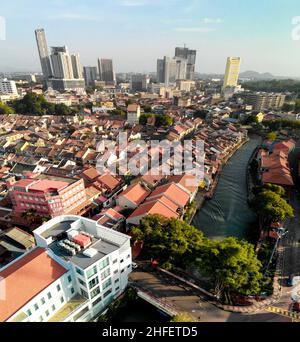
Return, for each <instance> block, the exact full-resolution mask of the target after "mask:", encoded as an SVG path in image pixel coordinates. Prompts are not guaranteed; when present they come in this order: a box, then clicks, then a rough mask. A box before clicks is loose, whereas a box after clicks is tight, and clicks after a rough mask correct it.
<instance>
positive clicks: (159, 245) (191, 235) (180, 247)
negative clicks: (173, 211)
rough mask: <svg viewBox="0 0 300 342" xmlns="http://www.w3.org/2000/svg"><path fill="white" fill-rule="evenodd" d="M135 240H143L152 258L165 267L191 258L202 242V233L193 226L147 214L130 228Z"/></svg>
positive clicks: (182, 262) (186, 261) (185, 261)
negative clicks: (138, 223)
mask: <svg viewBox="0 0 300 342" xmlns="http://www.w3.org/2000/svg"><path fill="white" fill-rule="evenodd" d="M132 233H133V236H134V238H135V239H136V240H140V241H143V242H144V245H145V246H147V250H148V252H149V253H150V255H151V256H152V257H153V258H156V259H158V260H159V261H160V263H161V264H163V265H164V267H165V268H171V267H172V265H175V264H185V263H188V262H189V261H190V260H193V253H194V251H195V250H198V249H199V248H200V247H201V246H202V244H203V240H204V238H203V234H202V233H201V232H200V231H199V230H198V229H196V228H195V227H193V226H190V225H188V224H187V223H185V222H183V221H179V220H176V219H171V220H168V219H167V218H165V217H163V216H160V215H153V216H151V215H149V216H147V217H146V218H145V219H144V220H142V222H141V224H140V226H139V227H136V228H133V229H132Z"/></svg>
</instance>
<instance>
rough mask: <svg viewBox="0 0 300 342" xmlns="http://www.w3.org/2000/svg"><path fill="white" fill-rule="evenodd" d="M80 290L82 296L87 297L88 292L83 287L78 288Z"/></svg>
mask: <svg viewBox="0 0 300 342" xmlns="http://www.w3.org/2000/svg"><path fill="white" fill-rule="evenodd" d="M80 292H81V294H82V295H83V297H84V298H87V299H88V298H89V295H88V293H87V292H86V291H84V290H83V289H80Z"/></svg>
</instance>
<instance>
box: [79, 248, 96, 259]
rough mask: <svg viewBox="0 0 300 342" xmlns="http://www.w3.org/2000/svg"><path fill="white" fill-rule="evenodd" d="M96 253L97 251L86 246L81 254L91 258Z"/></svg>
mask: <svg viewBox="0 0 300 342" xmlns="http://www.w3.org/2000/svg"><path fill="white" fill-rule="evenodd" d="M97 254H98V251H97V250H96V249H94V248H88V249H86V250H85V251H84V252H83V255H85V256H87V257H89V258H93V257H94V256H96V255H97Z"/></svg>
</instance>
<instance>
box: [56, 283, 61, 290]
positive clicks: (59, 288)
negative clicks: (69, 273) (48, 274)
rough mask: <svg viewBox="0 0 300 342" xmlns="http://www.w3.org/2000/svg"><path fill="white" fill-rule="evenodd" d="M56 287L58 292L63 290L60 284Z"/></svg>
mask: <svg viewBox="0 0 300 342" xmlns="http://www.w3.org/2000/svg"><path fill="white" fill-rule="evenodd" d="M56 289H57V291H58V292H59V291H60V290H61V287H60V285H59V284H58V285H57V286H56Z"/></svg>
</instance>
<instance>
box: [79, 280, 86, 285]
mask: <svg viewBox="0 0 300 342" xmlns="http://www.w3.org/2000/svg"><path fill="white" fill-rule="evenodd" d="M78 281H79V283H80V284H81V285H82V286H84V287H86V284H85V282H84V281H83V280H81V279H78Z"/></svg>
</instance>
